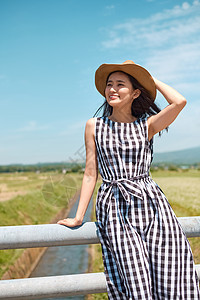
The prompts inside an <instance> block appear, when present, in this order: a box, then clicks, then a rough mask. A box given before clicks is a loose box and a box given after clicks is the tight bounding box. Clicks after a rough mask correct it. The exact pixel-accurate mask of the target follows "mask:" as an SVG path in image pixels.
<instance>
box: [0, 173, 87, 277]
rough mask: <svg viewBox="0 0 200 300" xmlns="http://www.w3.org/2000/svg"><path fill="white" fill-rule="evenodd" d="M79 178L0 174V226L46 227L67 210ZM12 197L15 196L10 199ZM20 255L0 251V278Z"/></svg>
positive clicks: (20, 252)
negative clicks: (37, 225)
mask: <svg viewBox="0 0 200 300" xmlns="http://www.w3.org/2000/svg"><path fill="white" fill-rule="evenodd" d="M82 177H83V174H79V173H67V174H65V175H63V174H56V173H44V174H36V173H23V174H21V173H20V174H0V188H1V189H0V199H1V201H0V226H14V225H35V224H45V223H49V222H50V220H51V219H52V218H53V217H54V216H55V215H56V213H57V212H59V211H60V210H61V209H62V208H63V207H67V205H68V201H69V199H70V198H72V197H73V195H74V194H75V192H76V191H77V189H79V188H80V186H81V183H82ZM2 186H3V187H4V188H3V189H2ZM13 193H17V195H16V196H14V197H13ZM9 196H10V197H9ZM23 251H24V249H10V250H0V278H1V277H2V275H3V274H4V272H6V270H7V269H8V267H9V266H10V265H12V264H13V263H14V261H15V260H16V259H17V258H18V257H19V256H20V255H21V254H22V252H23Z"/></svg>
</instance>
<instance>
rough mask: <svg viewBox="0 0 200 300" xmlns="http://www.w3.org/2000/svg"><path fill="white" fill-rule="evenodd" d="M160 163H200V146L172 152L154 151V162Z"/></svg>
mask: <svg viewBox="0 0 200 300" xmlns="http://www.w3.org/2000/svg"><path fill="white" fill-rule="evenodd" d="M160 163H171V164H176V165H180V164H182V165H191V164H196V163H200V147H195V148H188V149H185V150H179V151H172V152H163V153H154V158H153V164H160Z"/></svg>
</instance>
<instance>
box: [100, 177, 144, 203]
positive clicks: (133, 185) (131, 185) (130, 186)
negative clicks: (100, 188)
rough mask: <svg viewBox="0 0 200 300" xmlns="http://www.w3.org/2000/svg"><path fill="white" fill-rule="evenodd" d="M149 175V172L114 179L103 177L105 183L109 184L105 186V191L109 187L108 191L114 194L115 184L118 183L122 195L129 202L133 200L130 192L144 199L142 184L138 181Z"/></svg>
mask: <svg viewBox="0 0 200 300" xmlns="http://www.w3.org/2000/svg"><path fill="white" fill-rule="evenodd" d="M147 177H149V174H148V173H144V174H140V175H138V176H135V177H132V178H118V179H112V180H109V179H107V178H102V180H103V183H105V184H106V183H107V184H108V185H107V186H106V187H105V188H104V192H105V191H106V190H107V189H108V191H107V192H106V193H108V194H109V196H111V195H112V194H113V192H112V188H113V185H116V186H117V187H118V188H119V190H120V192H121V193H122V196H123V197H124V199H125V200H126V201H128V202H130V201H131V197H130V194H131V195H133V196H135V197H137V198H140V199H143V195H142V190H141V185H140V184H138V183H137V182H136V181H137V180H139V179H144V178H147Z"/></svg>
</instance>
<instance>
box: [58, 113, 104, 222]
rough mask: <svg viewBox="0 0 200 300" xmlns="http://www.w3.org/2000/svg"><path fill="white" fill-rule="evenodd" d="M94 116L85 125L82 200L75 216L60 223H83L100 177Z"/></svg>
mask: <svg viewBox="0 0 200 300" xmlns="http://www.w3.org/2000/svg"><path fill="white" fill-rule="evenodd" d="M94 122H95V120H94V119H93V118H91V119H89V120H88V121H87V122H86V127H85V148H86V165H85V172H84V176H83V181H82V186H81V193H80V200H79V205H78V209H77V212H76V216H75V218H67V219H63V220H60V221H58V222H57V223H58V224H61V225H66V226H69V227H74V226H78V225H81V224H82V222H83V218H84V215H85V213H86V210H87V207H88V205H89V202H90V199H91V197H92V194H93V191H94V188H95V185H96V181H97V177H98V163H97V155H96V146H95V141H94V125H95V123H94Z"/></svg>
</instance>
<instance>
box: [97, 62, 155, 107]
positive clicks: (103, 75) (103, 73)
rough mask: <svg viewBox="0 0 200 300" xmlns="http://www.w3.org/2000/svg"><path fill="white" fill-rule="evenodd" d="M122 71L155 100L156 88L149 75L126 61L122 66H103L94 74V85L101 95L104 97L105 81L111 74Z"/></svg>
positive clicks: (141, 68)
mask: <svg viewBox="0 0 200 300" xmlns="http://www.w3.org/2000/svg"><path fill="white" fill-rule="evenodd" d="M116 71H123V72H125V73H127V74H129V75H131V76H132V77H134V78H135V79H136V80H137V81H138V82H139V83H140V84H141V85H142V86H143V87H144V88H145V89H146V90H147V91H148V92H149V93H150V95H151V96H152V99H153V101H154V100H155V98H156V86H155V82H154V80H153V78H152V76H151V74H150V73H149V72H148V71H147V70H146V69H144V68H143V67H141V66H139V65H137V64H135V63H134V62H133V61H132V60H126V61H125V62H123V63H122V64H103V65H101V66H100V67H99V68H98V69H97V70H96V73H95V85H96V88H97V90H98V91H99V93H100V94H101V95H103V96H104V97H105V88H106V80H107V78H108V75H109V74H110V73H112V72H116Z"/></svg>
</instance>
